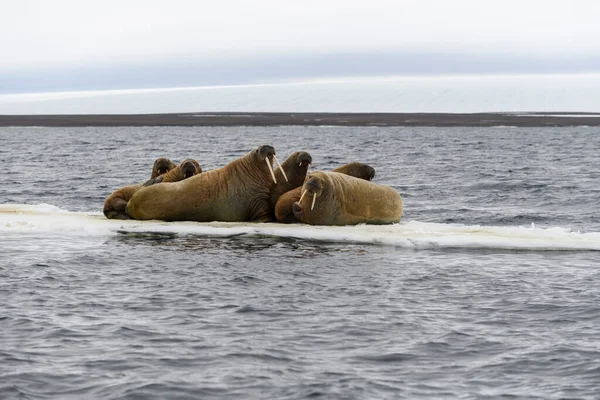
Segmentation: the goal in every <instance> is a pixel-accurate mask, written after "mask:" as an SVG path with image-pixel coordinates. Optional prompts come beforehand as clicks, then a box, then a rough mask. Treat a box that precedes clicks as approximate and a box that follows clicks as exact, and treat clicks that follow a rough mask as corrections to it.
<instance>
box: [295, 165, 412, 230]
mask: <svg viewBox="0 0 600 400" xmlns="http://www.w3.org/2000/svg"><path fill="white" fill-rule="evenodd" d="M292 208H293V210H294V215H295V216H296V218H298V219H299V220H300V221H302V222H304V223H306V224H310V225H356V224H361V223H366V224H378V225H383V224H393V223H396V222H399V221H400V218H401V217H402V198H401V197H400V194H399V193H398V192H397V191H396V190H394V189H393V188H392V187H390V186H386V185H379V184H377V183H373V182H369V181H366V180H364V179H359V178H355V177H353V176H349V175H345V174H341V173H339V172H323V171H315V172H311V173H310V174H309V175H308V176H307V177H306V180H305V181H304V184H303V185H302V195H301V196H300V200H299V201H297V202H295V203H294V205H293V206H292Z"/></svg>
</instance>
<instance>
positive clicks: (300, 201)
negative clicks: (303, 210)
mask: <svg viewBox="0 0 600 400" xmlns="http://www.w3.org/2000/svg"><path fill="white" fill-rule="evenodd" d="M305 194H306V190H304V192H302V196H300V200H298V203H302V198H303V197H304V195H305Z"/></svg>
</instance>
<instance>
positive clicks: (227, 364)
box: [0, 127, 600, 399]
mask: <svg viewBox="0 0 600 400" xmlns="http://www.w3.org/2000/svg"><path fill="white" fill-rule="evenodd" d="M0 138H1V139H2V144H3V146H1V147H0V159H2V166H3V167H4V170H5V173H4V174H2V175H1V176H0V203H2V204H9V203H15V204H34V205H35V204H40V203H47V204H51V205H53V206H56V207H60V208H61V209H64V210H69V211H99V210H101V209H102V205H103V202H104V199H105V198H106V197H107V196H108V195H109V194H110V193H111V192H112V191H114V190H115V189H117V188H119V187H122V186H125V185H129V184H133V183H137V182H140V181H143V180H145V179H147V177H148V175H149V172H150V169H151V166H152V163H153V161H154V159H155V158H157V157H163V156H166V157H170V158H172V159H174V160H177V161H179V160H181V159H183V158H186V157H193V158H196V159H197V160H198V161H199V162H200V164H201V165H202V167H203V169H205V170H210V169H214V168H217V167H220V166H222V165H224V164H226V163H227V162H229V161H231V160H233V159H234V158H237V157H239V156H241V155H243V154H245V153H246V152H247V151H249V150H250V149H251V148H252V147H254V146H256V145H259V144H272V145H273V146H275V148H276V149H277V151H278V156H279V158H280V160H283V159H285V157H287V155H289V154H290V153H291V152H293V151H295V150H306V151H309V152H310V153H311V154H312V156H313V160H314V169H332V168H335V167H337V166H339V165H342V164H344V163H347V162H351V161H361V162H365V163H368V164H370V165H372V166H373V167H375V169H376V177H375V181H376V182H379V183H385V184H389V185H392V186H393V187H395V188H396V189H397V190H398V191H399V192H400V193H401V195H402V196H403V199H404V207H405V215H404V217H403V221H409V222H410V221H413V222H414V221H417V222H422V223H427V222H436V223H443V224H465V225H481V226H484V227H493V226H515V227H517V226H526V227H527V226H531V225H532V224H533V225H534V226H535V227H537V228H543V229H550V228H557V229H561V230H568V229H571V230H572V231H574V232H576V231H580V232H582V233H598V232H600V217H598V214H597V211H598V197H599V195H600V169H599V167H600V130H599V129H597V128H587V127H573V128H561V129H558V128H556V129H549V128H544V129H533V128H529V129H522V128H500V127H499V128H485V129H479V128H333V127H321V128H306V127H279V128H246V127H239V128H179V127H170V128H159V127H146V128H68V129H49V128H27V129H21V128H1V129H0ZM50 228H51V227H50ZM540 231H541V232H546V231H545V230H540ZM0 260H1V261H0V299H1V300H2V301H1V305H0V327H1V329H0V398H22V399H82V398H85V399H90V398H102V399H146V398H157V399H159V398H160V399H163V398H177V399H188V398H189V399H198V398H202V399H209V398H239V399H264V398H277V399H300V398H319V397H320V398H336V399H338V398H339V399H364V398H409V399H415V398H424V399H430V398H461V399H471V398H473V399H488V398H489V399H495V398H519V399H520V398H523V399H563V398H578V399H579V398H587V399H595V398H599V397H600V271H599V269H598V266H600V261H599V260H600V255H599V254H598V252H596V251H551V250H545V251H536V250H520V251H514V250H506V249H502V248H495V247H493V246H491V247H487V248H486V247H485V246H484V247H479V248H453V247H444V248H436V247H435V246H433V247H431V248H426V249H415V248H405V247H393V246H378V245H363V244H356V243H351V242H347V243H343V242H331V243H327V242H316V241H311V240H299V239H293V238H273V237H231V238H214V237H196V236H187V235H159V234H147V235H132V234H112V235H98V234H94V235H87V234H80V233H77V232H68V231H61V230H60V229H55V230H52V229H44V230H39V229H38V230H32V231H28V232H23V231H20V230H16V229H15V227H14V226H12V225H11V224H9V223H7V222H3V225H2V226H0Z"/></svg>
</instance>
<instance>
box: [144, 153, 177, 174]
mask: <svg viewBox="0 0 600 400" xmlns="http://www.w3.org/2000/svg"><path fill="white" fill-rule="evenodd" d="M175 167H177V164H175V163H174V162H173V161H171V160H169V159H168V158H164V157H161V158H157V159H156V161H154V166H153V167H152V174H151V175H150V179H154V178H156V177H158V176H160V175H162V174H166V173H167V172H169V171H170V170H172V169H173V168H175Z"/></svg>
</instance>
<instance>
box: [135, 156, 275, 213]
mask: <svg viewBox="0 0 600 400" xmlns="http://www.w3.org/2000/svg"><path fill="white" fill-rule="evenodd" d="M273 160H275V161H276V162H277V163H279V162H278V161H277V157H276V156H275V149H274V148H273V147H272V146H269V145H262V146H259V147H256V148H254V149H252V150H251V151H250V152H249V153H248V154H246V155H245V156H243V157H241V158H238V159H237V160H234V161H232V162H230V163H229V164H227V165H225V166H224V167H222V168H219V169H215V170H212V171H208V172H204V173H202V174H199V175H196V176H193V177H191V178H189V179H185V180H183V181H180V182H175V183H161V184H160V185H152V186H148V187H144V188H142V189H140V190H138V191H137V192H136V193H135V194H134V195H133V197H132V198H131V200H129V202H128V203H127V207H126V209H125V211H126V212H127V215H129V216H130V217H132V218H134V219H139V220H148V219H160V220H164V221H199V222H208V221H226V222H243V221H254V222H268V221H270V220H271V210H270V208H269V198H270V196H271V189H272V188H273V185H275V184H276V183H277V179H276V178H275V173H274V172H273V167H272V164H273Z"/></svg>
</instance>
